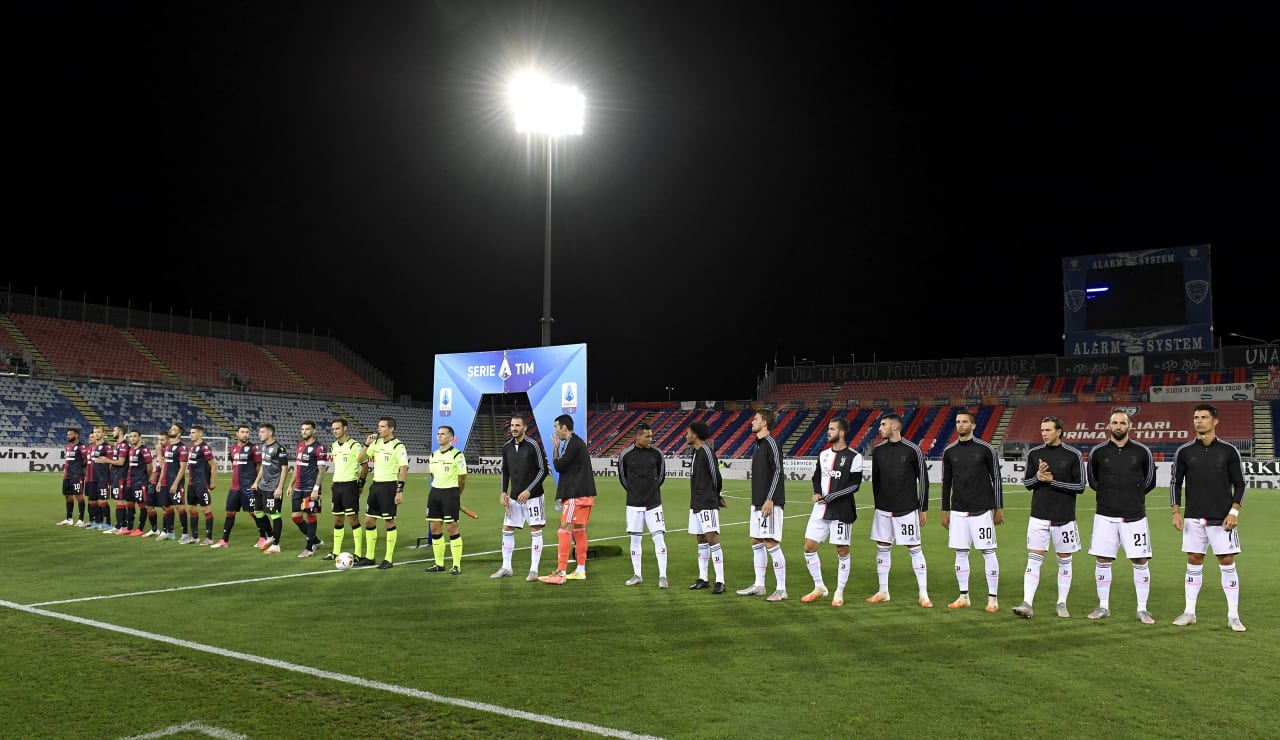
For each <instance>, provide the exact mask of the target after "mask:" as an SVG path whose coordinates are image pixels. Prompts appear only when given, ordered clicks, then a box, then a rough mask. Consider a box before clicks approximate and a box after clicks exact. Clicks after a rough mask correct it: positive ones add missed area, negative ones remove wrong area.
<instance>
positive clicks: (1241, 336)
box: [1227, 332, 1280, 345]
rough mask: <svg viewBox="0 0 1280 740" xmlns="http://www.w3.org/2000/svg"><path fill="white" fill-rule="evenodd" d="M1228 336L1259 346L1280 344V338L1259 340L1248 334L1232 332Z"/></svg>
mask: <svg viewBox="0 0 1280 740" xmlns="http://www.w3.org/2000/svg"><path fill="white" fill-rule="evenodd" d="M1227 336H1229V337H1236V338H1237V339H1248V340H1249V341H1250V342H1257V343H1258V344H1268V345H1270V344H1280V337H1276V338H1275V339H1259V338H1258V337H1251V336H1249V335H1248V334H1237V333H1235V332H1231V333H1230V334H1227Z"/></svg>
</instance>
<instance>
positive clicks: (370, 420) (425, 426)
mask: <svg viewBox="0 0 1280 740" xmlns="http://www.w3.org/2000/svg"><path fill="white" fill-rule="evenodd" d="M341 410H343V411H346V412H348V413H347V414H346V415H345V416H346V418H347V420H348V421H349V422H352V423H353V424H354V426H353V427H352V430H351V432H350V433H351V434H355V432H356V430H359V432H360V435H359V437H358V439H359V440H360V441H361V442H362V443H363V442H364V438H365V435H366V434H370V433H373V432H376V431H378V419H380V418H382V417H383V416H390V417H391V418H393V419H395V420H396V436H397V437H398V438H399V439H400V441H401V442H404V446H405V447H407V448H409V452H411V453H413V454H415V455H430V454H431V445H432V444H434V443H435V441H436V431H435V427H434V426H432V424H431V409H429V408H421V407H416V406H397V405H394V404H390V403H368V402H363V401H343V402H342V404H341ZM339 415H340V414H338V413H337V410H335V409H332V408H330V410H329V416H328V417H326V418H325V422H328V421H330V420H332V419H333V418H335V417H337V416H339ZM317 423H319V422H317ZM441 423H442V424H447V423H448V422H447V421H444V420H441ZM454 431H455V432H456V433H457V434H458V436H460V437H467V436H470V432H471V430H470V429H466V430H461V429H455V430H454ZM321 439H324V440H326V441H327V440H329V439H332V435H322V436H321ZM499 445H501V442H499ZM485 454H490V453H485Z"/></svg>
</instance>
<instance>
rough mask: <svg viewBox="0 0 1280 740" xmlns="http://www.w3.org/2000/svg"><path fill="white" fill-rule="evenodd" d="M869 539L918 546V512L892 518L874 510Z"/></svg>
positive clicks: (890, 514) (883, 512)
mask: <svg viewBox="0 0 1280 740" xmlns="http://www.w3.org/2000/svg"><path fill="white" fill-rule="evenodd" d="M871 539H873V540H875V541H876V542H888V543H890V544H897V545H918V544H920V512H918V511H913V512H911V513H910V514H903V515H902V516H894V515H893V514H892V513H890V512H887V511H881V510H879V509H876V513H875V517H874V518H873V519H872V520H871Z"/></svg>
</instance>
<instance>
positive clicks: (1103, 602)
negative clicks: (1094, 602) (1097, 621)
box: [1093, 562, 1111, 609]
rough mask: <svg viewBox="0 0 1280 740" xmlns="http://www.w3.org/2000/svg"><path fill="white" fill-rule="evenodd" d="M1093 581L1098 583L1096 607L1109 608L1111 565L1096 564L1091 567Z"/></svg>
mask: <svg viewBox="0 0 1280 740" xmlns="http://www.w3.org/2000/svg"><path fill="white" fill-rule="evenodd" d="M1093 580H1095V581H1097V582H1098V607H1099V608H1102V609H1110V608H1111V563H1101V562H1100V563H1098V564H1097V565H1095V566H1094V567H1093Z"/></svg>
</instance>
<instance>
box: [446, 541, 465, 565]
mask: <svg viewBox="0 0 1280 740" xmlns="http://www.w3.org/2000/svg"><path fill="white" fill-rule="evenodd" d="M449 552H450V554H452V555H453V565H454V567H456V568H461V567H462V533H461V532H459V533H458V534H455V535H453V536H452V537H450V538H449Z"/></svg>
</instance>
